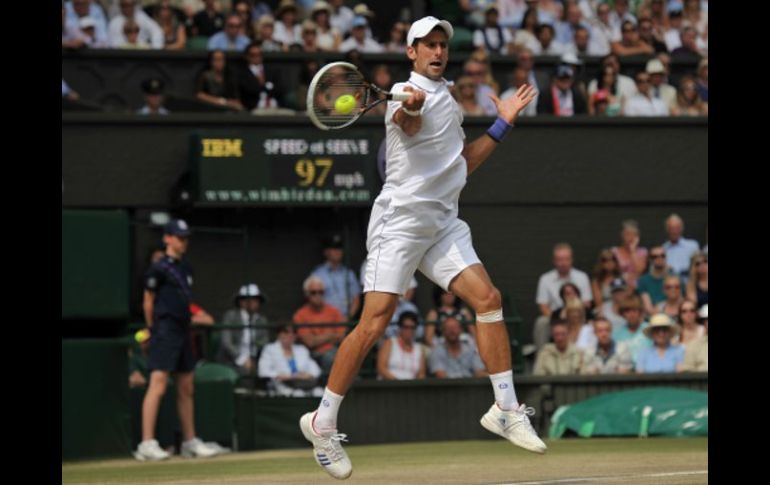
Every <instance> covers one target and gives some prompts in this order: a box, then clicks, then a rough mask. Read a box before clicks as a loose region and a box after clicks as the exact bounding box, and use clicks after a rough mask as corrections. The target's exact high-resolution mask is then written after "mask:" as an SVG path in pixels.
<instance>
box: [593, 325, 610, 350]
mask: <svg viewBox="0 0 770 485" xmlns="http://www.w3.org/2000/svg"><path fill="white" fill-rule="evenodd" d="M594 335H596V340H598V341H599V345H603V346H607V345H609V343H610V342H611V341H612V326H611V325H610V322H605V321H604V320H599V321H597V322H595V323H594Z"/></svg>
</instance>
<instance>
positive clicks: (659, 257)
mask: <svg viewBox="0 0 770 485" xmlns="http://www.w3.org/2000/svg"><path fill="white" fill-rule="evenodd" d="M648 255H649V260H650V263H651V264H650V269H649V271H648V272H647V273H645V274H643V275H642V276H641V277H640V278H639V282H638V284H637V290H638V292H639V294H640V295H642V301H643V302H644V310H645V311H646V312H647V314H648V315H652V314H653V313H667V314H669V315H671V312H657V311H654V308H655V307H656V305H658V304H659V303H661V302H664V301H666V300H669V303H671V304H673V303H674V298H673V296H674V295H673V294H671V295H669V293H668V292H667V291H666V290H665V284H666V283H665V280H666V277H667V276H669V275H670V274H671V270H670V268H669V267H668V265H667V264H666V250H665V249H663V246H655V247H653V248H652V249H650V252H649V253H648ZM668 284H669V286H671V285H673V284H674V283H673V282H669V283H668ZM677 284H679V279H678V278H677ZM680 286H681V284H680ZM683 294H684V293H683V292H682V289H681V288H679V296H680V297H681V296H682V295H683ZM669 296H671V298H669ZM675 308H676V309H678V308H679V301H678V300H677V301H676V306H675ZM672 316H676V311H674V314H673V315H672Z"/></svg>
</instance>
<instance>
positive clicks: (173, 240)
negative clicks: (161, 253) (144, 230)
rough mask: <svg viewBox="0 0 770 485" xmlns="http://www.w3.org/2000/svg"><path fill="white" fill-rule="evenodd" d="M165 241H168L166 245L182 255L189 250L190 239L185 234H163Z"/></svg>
mask: <svg viewBox="0 0 770 485" xmlns="http://www.w3.org/2000/svg"><path fill="white" fill-rule="evenodd" d="M163 242H164V243H166V247H167V248H169V249H171V250H172V251H173V252H174V253H176V254H179V255H182V254H184V253H186V252H187V245H188V244H189V242H190V240H189V239H188V238H186V237H183V236H174V235H171V234H166V235H165V236H163Z"/></svg>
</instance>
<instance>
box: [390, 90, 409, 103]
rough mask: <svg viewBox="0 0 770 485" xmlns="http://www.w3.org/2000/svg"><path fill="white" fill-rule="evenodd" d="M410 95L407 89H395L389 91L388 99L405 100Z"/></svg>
mask: <svg viewBox="0 0 770 485" xmlns="http://www.w3.org/2000/svg"><path fill="white" fill-rule="evenodd" d="M411 95H412V93H409V92H407V91H395V92H392V93H390V97H389V99H391V100H393V101H406V100H407V99H409V97H410V96H411Z"/></svg>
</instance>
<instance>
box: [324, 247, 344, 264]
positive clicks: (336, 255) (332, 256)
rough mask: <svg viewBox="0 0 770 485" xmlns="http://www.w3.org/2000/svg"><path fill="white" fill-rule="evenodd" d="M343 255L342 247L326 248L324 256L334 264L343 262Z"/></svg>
mask: <svg viewBox="0 0 770 485" xmlns="http://www.w3.org/2000/svg"><path fill="white" fill-rule="evenodd" d="M342 255H343V251H342V248H326V249H324V258H326V261H328V262H330V263H332V264H340V263H341V262H342Z"/></svg>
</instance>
